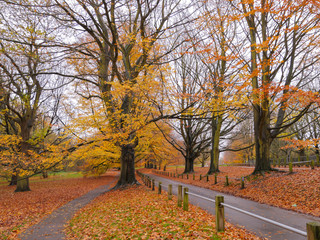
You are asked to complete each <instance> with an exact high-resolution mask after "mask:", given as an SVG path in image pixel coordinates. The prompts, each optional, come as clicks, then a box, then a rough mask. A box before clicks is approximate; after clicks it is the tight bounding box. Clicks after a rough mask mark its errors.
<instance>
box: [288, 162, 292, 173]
mask: <svg viewBox="0 0 320 240" xmlns="http://www.w3.org/2000/svg"><path fill="white" fill-rule="evenodd" d="M292 172H293V169H292V162H289V173H292Z"/></svg>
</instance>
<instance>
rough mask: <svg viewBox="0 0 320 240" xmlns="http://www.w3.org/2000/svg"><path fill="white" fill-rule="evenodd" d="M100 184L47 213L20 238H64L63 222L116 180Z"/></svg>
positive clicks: (51, 239) (41, 239)
mask: <svg viewBox="0 0 320 240" xmlns="http://www.w3.org/2000/svg"><path fill="white" fill-rule="evenodd" d="M116 179H117V178H116V177H115V180H113V181H112V182H111V183H109V184H107V185H104V186H100V187H98V188H96V189H94V190H91V191H90V192H88V193H87V194H85V195H83V196H81V197H79V198H76V199H74V200H72V201H70V202H69V203H67V204H66V205H63V206H62V207H60V208H58V209H56V210H54V211H53V212H52V214H50V215H48V216H47V217H46V218H44V219H43V220H42V221H41V222H39V223H38V224H36V225H33V226H32V227H30V228H28V229H27V230H26V231H25V232H23V233H21V234H20V235H19V238H20V239H21V240H60V239H65V234H64V232H63V231H64V228H65V224H66V223H67V222H68V221H69V220H70V219H71V218H72V217H73V215H74V214H75V213H76V212H77V211H78V210H79V209H81V208H83V207H84V206H85V205H87V204H88V203H90V202H91V201H92V200H93V199H95V198H96V197H98V196H100V195H101V194H103V193H106V192H108V191H110V189H111V186H113V184H114V183H115V181H116Z"/></svg>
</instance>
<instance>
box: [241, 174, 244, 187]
mask: <svg viewBox="0 0 320 240" xmlns="http://www.w3.org/2000/svg"><path fill="white" fill-rule="evenodd" d="M241 189H244V177H241Z"/></svg>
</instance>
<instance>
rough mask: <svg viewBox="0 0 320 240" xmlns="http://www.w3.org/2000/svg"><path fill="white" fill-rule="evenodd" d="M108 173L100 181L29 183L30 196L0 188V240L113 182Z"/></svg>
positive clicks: (62, 180)
mask: <svg viewBox="0 0 320 240" xmlns="http://www.w3.org/2000/svg"><path fill="white" fill-rule="evenodd" d="M115 174H117V173H115V172H112V173H110V174H108V175H106V176H102V177H101V178H76V179H60V180H50V179H49V180H48V181H38V182H33V183H31V184H30V185H31V190H32V191H30V192H20V193H15V192H14V190H15V186H6V185H1V186H0V239H17V235H18V234H19V233H20V232H21V231H23V230H24V229H26V228H28V227H29V226H30V225H32V224H35V223H37V222H39V221H40V220H41V218H43V217H44V216H45V215H47V214H50V213H51V212H52V211H53V210H55V209H56V208H59V207H61V206H62V205H64V204H66V203H67V202H69V201H71V200H73V199H75V198H77V197H80V196H82V195H84V194H85V193H87V192H89V191H90V190H93V189H95V188H97V187H98V186H101V185H106V184H108V183H109V182H110V181H112V180H113V179H114V177H113V176H114V175H115Z"/></svg>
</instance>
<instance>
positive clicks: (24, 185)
mask: <svg viewBox="0 0 320 240" xmlns="http://www.w3.org/2000/svg"><path fill="white" fill-rule="evenodd" d="M26 191H30V187H29V178H28V177H20V176H18V178H17V189H16V190H15V192H26Z"/></svg>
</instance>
